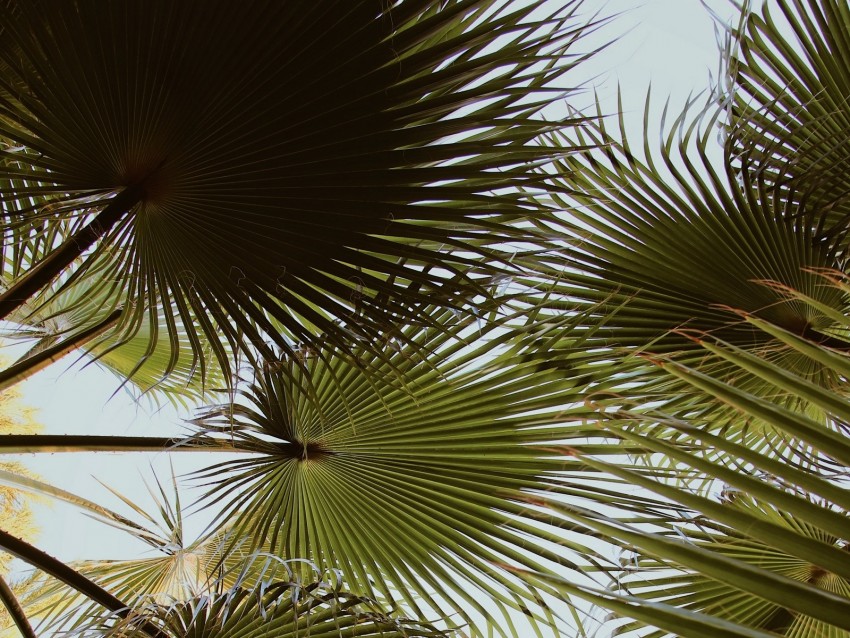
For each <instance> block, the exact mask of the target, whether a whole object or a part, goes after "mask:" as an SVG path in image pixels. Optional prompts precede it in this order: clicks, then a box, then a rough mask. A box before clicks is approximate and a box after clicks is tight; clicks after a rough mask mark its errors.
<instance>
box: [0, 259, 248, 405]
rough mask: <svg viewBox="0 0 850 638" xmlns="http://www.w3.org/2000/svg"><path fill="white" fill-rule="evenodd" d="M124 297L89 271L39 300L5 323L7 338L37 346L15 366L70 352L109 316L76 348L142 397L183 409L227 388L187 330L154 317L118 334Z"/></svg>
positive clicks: (206, 347)
mask: <svg viewBox="0 0 850 638" xmlns="http://www.w3.org/2000/svg"><path fill="white" fill-rule="evenodd" d="M123 292H124V291H123V290H122V289H121V287H120V286H117V285H116V284H115V283H114V282H110V281H109V280H108V279H104V278H102V277H100V276H99V273H97V272H94V273H91V274H89V275H88V276H86V277H84V278H81V279H79V280H77V281H76V282H75V283H74V285H73V286H71V287H65V286H63V285H61V283H57V284H56V285H54V286H51V287H50V288H48V289H47V290H45V291H43V292H42V293H41V294H39V295H37V296H36V297H35V298H33V299H32V300H31V301H30V302H29V303H27V304H25V305H24V306H22V307H21V308H19V309H18V310H17V311H15V312H14V313H12V315H10V317H9V318H8V319H9V320H10V321H12V322H14V324H15V326H14V328H13V329H11V330H10V331H9V332H7V333H6V335H5V336H6V337H8V338H11V339H16V340H28V341H32V340H33V339H35V341H34V343H33V345H32V346H31V348H30V350H29V351H28V352H27V353H26V354H25V355H24V356H23V357H22V358H21V360H20V361H19V364H20V365H26V363H27V362H29V361H32V360H33V359H31V358H30V357H33V355H37V354H38V353H40V352H44V351H47V350H48V349H50V348H51V347H60V346H61V344H66V343H67V344H74V345H75V344H76V342H77V340H78V336H79V335H82V334H85V333H86V332H87V331H88V330H90V329H92V328H96V327H97V326H99V325H101V324H102V323H103V322H104V320H105V319H107V318H108V317H110V316H112V317H114V316H118V317H119V319H118V320H116V321H115V322H114V323H112V324H111V325H109V326H108V327H107V328H106V329H105V330H104V331H102V332H100V333H99V334H96V335H95V338H94V339H93V340H91V341H89V342H87V343H85V344H80V345H79V349H80V351H81V353H85V355H86V358H87V359H88V360H89V361H93V362H95V363H96V364H97V365H99V366H101V367H103V368H104V369H106V370H108V371H109V372H111V373H113V374H115V375H116V376H117V377H118V378H119V379H121V380H122V381H123V385H129V386H130V387H133V388H136V389H137V390H138V393H139V394H140V395H142V396H143V395H149V396H154V395H155V396H159V397H163V398H165V399H167V400H169V401H172V402H174V403H178V404H181V405H184V406H185V405H188V404H190V403H193V402H194V403H197V402H202V401H204V400H209V399H210V398H211V397H212V396H213V393H212V391H213V390H219V389H221V388H224V387H227V386H228V385H229V383H230V379H229V377H228V375H226V374H225V373H224V372H223V371H222V369H221V366H220V365H219V364H218V362H217V361H216V360H215V357H214V355H213V352H212V350H211V347H210V346H209V344H207V343H206V342H201V343H199V344H193V343H192V342H191V334H190V333H191V331H189V330H187V329H186V328H185V326H183V325H181V324H175V323H174V322H173V320H168V319H166V317H165V316H163V315H162V314H160V313H159V312H157V311H155V312H151V313H149V314H147V315H146V316H145V317H144V319H143V321H142V324H141V325H139V326H138V327H136V328H134V329H133V330H130V331H129V332H128V331H127V330H126V329H122V328H121V327H120V317H121V316H123V315H124V314H125V313H126V311H125V310H123V309H122V308H121V303H122V302H123V301H124V300H123V299H122V294H123ZM113 313H120V314H113ZM153 321H156V322H158V323H157V324H153V323H152V322H153ZM163 336H164V337H165V338H163ZM83 346H84V347H83ZM195 347H199V348H200V349H201V356H198V355H197V354H196V353H195ZM229 358H233V357H232V356H230V357H229Z"/></svg>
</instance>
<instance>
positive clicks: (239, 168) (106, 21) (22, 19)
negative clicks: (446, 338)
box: [0, 0, 582, 360]
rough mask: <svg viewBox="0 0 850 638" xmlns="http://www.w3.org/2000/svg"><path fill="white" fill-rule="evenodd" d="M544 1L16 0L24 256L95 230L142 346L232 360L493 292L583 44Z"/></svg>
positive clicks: (9, 19) (15, 97)
mask: <svg viewBox="0 0 850 638" xmlns="http://www.w3.org/2000/svg"><path fill="white" fill-rule="evenodd" d="M539 5H541V2H533V3H531V4H530V5H528V6H525V7H521V8H516V7H503V6H502V5H501V4H500V3H497V2H491V1H487V0H483V1H482V0H453V1H451V2H443V3H434V2H425V1H422V0H406V1H405V2H398V3H386V2H383V1H382V0H370V1H368V2H356V3H351V2H347V1H338V2H335V1H325V2H318V3H312V4H310V6H301V5H297V6H296V5H294V4H292V3H279V2H268V1H263V0H258V1H256V2H252V3H250V4H249V5H246V4H244V3H235V2H224V3H217V4H216V5H215V7H211V6H209V4H208V3H204V2H189V3H179V4H174V3H172V2H146V3H129V4H123V3H122V4H118V5H114V6H110V7H109V9H108V10H106V11H105V10H104V9H103V6H102V4H101V3H100V2H94V1H88V0H79V1H75V2H70V3H59V4H56V3H50V2H29V1H27V2H10V3H4V5H3V7H2V8H0V21H2V24H3V37H2V46H0V69H2V71H3V73H2V77H1V78H0V137H2V138H4V139H6V140H8V146H6V147H3V148H0V162H2V169H0V171H2V179H3V180H4V186H3V188H4V201H5V202H6V203H5V204H4V206H5V208H4V209H3V214H4V222H3V223H4V228H5V230H6V233H7V235H8V236H9V241H8V242H7V243H8V245H10V246H15V245H16V242H26V243H27V245H30V244H33V243H38V241H36V239H37V238H39V237H42V236H43V235H44V234H45V233H48V232H50V229H51V228H53V227H55V226H56V225H61V226H62V227H63V228H66V227H67V226H68V220H74V219H77V220H79V219H82V220H89V219H93V220H94V221H91V222H89V223H88V225H87V226H86V228H85V230H84V231H81V232H82V233H83V234H84V236H83V235H81V234H79V233H78V234H77V235H75V237H77V240H76V241H75V244H74V245H76V246H78V248H77V249H74V248H73V246H71V245H70V244H68V245H66V248H68V251H70V252H71V253H73V252H74V250H77V252H79V251H80V250H83V249H84V248H85V246H86V245H91V246H93V248H91V250H90V251H89V253H88V255H87V258H86V267H87V268H98V269H99V273H100V275H99V276H101V277H105V278H106V279H107V280H110V281H116V282H121V284H122V285H121V288H120V290H121V295H122V296H123V298H124V299H125V303H124V304H123V305H124V307H125V308H127V309H128V313H127V316H126V317H125V318H124V319H123V320H122V321H123V325H124V328H126V327H127V326H128V325H131V326H133V325H135V326H138V325H141V323H142V317H143V316H144V313H145V312H146V311H147V312H150V313H154V314H158V315H159V317H162V318H163V319H157V318H154V319H153V320H151V321H149V322H148V323H149V324H150V325H159V324H160V323H163V322H164V323H166V324H167V327H168V332H169V333H171V334H174V333H175V331H176V328H175V327H174V320H173V319H172V316H177V317H179V318H180V319H182V322H183V324H184V325H185V326H186V330H187V332H188V333H189V334H188V339H189V341H190V343H191V344H192V347H193V349H194V351H195V352H196V353H200V352H201V347H200V345H199V344H200V341H201V336H202V335H203V336H206V337H208V338H210V339H211V340H212V341H213V343H214V345H215V352H216V354H217V355H218V356H219V358H220V359H221V360H224V359H225V358H226V356H227V353H226V351H225V345H226V344H228V342H230V343H231V344H233V343H235V342H237V341H240V340H242V339H243V338H244V339H247V340H249V341H252V342H253V343H254V344H255V345H260V346H262V345H263V344H264V342H265V340H266V339H272V340H275V341H276V342H277V344H278V346H279V347H281V348H288V347H291V346H292V344H293V342H297V341H309V342H315V341H316V340H317V339H318V334H319V333H322V332H324V333H327V335H326V339H328V340H331V341H334V340H337V341H345V340H346V339H349V338H350V334H349V333H350V331H351V330H354V331H355V332H356V331H359V333H360V334H361V335H365V336H367V337H373V336H376V335H377V334H379V333H380V331H381V329H382V328H383V327H385V325H386V321H388V320H394V319H395V317H397V315H398V314H399V313H402V314H405V315H409V314H410V308H409V307H408V306H410V305H416V304H417V303H419V304H421V303H422V302H424V301H426V300H427V301H429V302H435V301H437V300H440V302H441V303H444V304H446V305H452V304H455V303H456V302H457V301H458V299H459V297H457V295H459V294H460V295H461V297H464V298H466V297H469V295H471V294H476V293H482V292H486V290H485V288H486V286H485V285H484V284H486V280H483V283H482V281H478V280H477V279H475V277H474V275H473V273H472V272H471V269H472V268H473V267H475V268H479V267H480V269H481V270H482V272H485V273H486V272H488V271H489V272H493V271H494V269H495V268H496V266H495V265H493V263H492V262H493V260H495V261H496V262H498V261H499V260H500V259H503V260H506V258H507V256H506V255H501V254H500V253H499V252H498V251H497V250H496V248H495V245H496V244H498V243H500V242H503V241H505V240H509V239H511V238H517V237H521V238H524V239H531V238H530V236H529V233H528V231H527V230H523V229H521V228H518V227H517V222H520V221H522V220H524V219H525V218H526V217H528V216H529V215H530V216H532V217H533V216H535V215H538V214H540V213H539V209H538V208H537V207H536V206H533V205H532V204H531V203H530V202H529V201H527V198H526V197H525V196H523V195H521V194H518V193H517V190H516V189H517V188H518V187H532V186H536V185H538V183H539V181H540V174H539V173H536V172H535V171H533V170H532V168H533V166H534V165H536V164H537V163H540V162H545V161H547V160H548V159H549V158H551V157H552V156H553V155H554V154H556V153H557V152H559V151H557V150H556V149H552V148H546V147H544V146H542V145H540V144H538V143H535V140H536V139H537V138H538V137H539V135H540V134H541V133H542V132H546V131H548V130H551V128H552V127H553V125H552V124H550V123H548V122H546V121H545V120H544V119H543V118H542V117H539V116H538V113H539V111H540V110H541V108H542V106H543V105H544V104H545V103H548V101H549V100H550V99H551V97H552V94H553V91H555V94H562V93H563V90H562V89H557V86H558V84H559V82H558V79H559V78H560V77H561V76H562V74H563V72H564V71H565V69H566V68H567V67H569V66H570V64H571V62H567V61H565V60H567V58H566V57H564V53H565V51H566V49H567V47H568V46H569V45H570V44H571V43H573V42H574V41H575V40H576V39H577V38H578V37H579V36H580V34H581V31H582V30H581V29H580V28H579V29H576V30H571V29H569V28H567V23H568V19H570V18H571V11H573V10H574V8H575V4H574V3H569V5H570V6H568V7H566V8H560V9H558V10H557V13H556V14H552V13H551V12H545V11H544V17H542V18H540V17H538V16H539V15H540V13H539V12H536V10H537V9H538V8H540V7H539ZM494 191H498V192H499V193H500V194H499V193H494ZM45 203H47V204H48V205H45ZM107 204H108V205H107ZM105 205H106V208H103V207H104V206H105ZM101 209H102V210H101ZM98 210H100V213H98V214H97V215H96V216H94V214H95V213H97V211H98ZM79 226H80V224H79V223H77V227H79ZM34 238H35V239H34ZM42 243H43V242H42ZM79 246H82V248H79ZM456 247H462V248H463V250H464V251H465V252H464V253H463V254H461V253H460V252H457V251H454V250H452V249H453V248H456ZM66 252H67V251H66ZM62 254H63V255H66V253H65V252H63V253H62ZM482 256H484V259H483V260H482V259H481V257H482ZM57 259H58V258H57ZM63 259H66V257H63ZM66 261H67V259H66ZM60 262H61V260H59V261H57V262H56V263H59V264H60V266H61V263H65V262H61V263H60ZM485 262H487V263H489V264H490V265H485ZM68 263H70V262H68ZM49 274H50V273H48V275H49ZM41 276H42V275H41V274H39V275H38V277H41ZM38 277H36V278H35V279H31V280H29V283H28V284H27V285H30V284H32V285H36V286H38V285H39V282H38ZM47 278H48V279H49V276H48V277H47ZM32 282H35V283H32ZM476 282H477V283H476ZM41 283H42V284H43V283H44V282H41ZM14 301H15V299H10V303H11V302H14ZM361 313H362V316H360V317H359V318H357V319H355V320H354V321H352V319H353V318H354V317H355V315H358V314H361ZM281 333H283V334H281Z"/></svg>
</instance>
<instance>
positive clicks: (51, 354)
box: [0, 310, 123, 392]
mask: <svg viewBox="0 0 850 638" xmlns="http://www.w3.org/2000/svg"><path fill="white" fill-rule="evenodd" d="M122 312H123V311H122V310H116V311H114V312H113V313H111V314H110V315H109V316H108V317H107V318H106V319H104V320H103V321H101V322H100V323H98V324H97V325H95V326H92V327H91V328H88V329H87V330H83V331H82V332H80V333H79V334H77V335H74V336H73V337H71V338H69V339H63V340H61V341H60V342H59V343H54V344H52V345H50V346H48V347H46V348H44V349H42V350H40V351H38V352H36V353H35V354H32V355H30V356H28V357H26V358H25V359H21V360H19V361H16V362H15V363H13V364H12V365H10V366H9V367H8V368H6V369H5V370H3V371H2V372H0V392H2V391H3V390H5V389H7V388H10V387H12V386H13V385H15V384H16V383H19V382H21V381H24V380H25V379H28V378H29V377H31V376H32V375H34V374H35V373H36V372H38V371H39V370H42V369H44V368H46V367H47V366H49V365H50V364H51V363H53V362H54V361H58V360H59V359H61V358H62V357H64V356H65V355H66V354H68V353H69V352H71V351H73V350H76V349H77V348H80V347H82V346H84V345H85V344H86V343H88V342H89V341H91V340H92V339H94V338H96V337H98V336H100V335H101V334H103V333H104V332H105V331H106V330H108V329H109V328H111V327H112V326H114V325H115V324H116V323H117V322H118V320H119V319H120V318H121V314H122Z"/></svg>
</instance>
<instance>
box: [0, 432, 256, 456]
mask: <svg viewBox="0 0 850 638" xmlns="http://www.w3.org/2000/svg"><path fill="white" fill-rule="evenodd" d="M42 452H47V453H50V454H53V453H55V452H241V453H250V452H253V450H250V449H242V448H241V447H239V446H238V445H235V444H233V443H231V442H229V441H226V440H222V439H190V438H185V437H183V438H181V437H168V436H87V435H84V434H4V435H3V436H0V454H31V453H33V454H34V453H42Z"/></svg>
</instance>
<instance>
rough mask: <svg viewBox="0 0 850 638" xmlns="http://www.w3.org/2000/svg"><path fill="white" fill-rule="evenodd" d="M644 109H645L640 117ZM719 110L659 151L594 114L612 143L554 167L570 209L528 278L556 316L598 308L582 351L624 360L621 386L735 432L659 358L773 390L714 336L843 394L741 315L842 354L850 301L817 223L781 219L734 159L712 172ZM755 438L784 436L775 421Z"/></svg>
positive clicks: (684, 124) (596, 140)
mask: <svg viewBox="0 0 850 638" xmlns="http://www.w3.org/2000/svg"><path fill="white" fill-rule="evenodd" d="M649 112H650V109H649V105H648V104H647V106H646V117H649ZM718 116H719V113H718V112H717V111H716V110H713V109H711V108H710V107H709V110H707V111H702V112H699V113H698V114H695V115H692V114H691V109H690V108H686V109H685V110H684V111H683V112H682V113H681V114H679V115H678V116H677V117H676V118H675V120H674V121H673V123H672V125H671V126H670V127H669V132H668V133H667V134H666V136H665V137H664V139H663V141H662V145H661V146H660V148H658V149H653V148H651V147H650V142H649V140H648V139H646V140H644V141H643V148H642V150H638V149H635V148H633V147H632V145H631V144H630V142H629V140H628V138H627V136H626V135H625V132H624V126H625V125H624V122H623V120H622V119H620V120H619V123H618V125H616V128H617V129H618V130H616V131H615V132H611V131H610V128H611V125H610V124H609V122H608V121H607V118H603V117H601V116H600V117H599V119H598V122H597V125H596V130H595V133H594V137H592V139H591V140H590V141H591V142H592V143H593V145H605V148H606V150H604V151H603V150H590V151H587V152H585V153H575V154H572V155H570V156H568V157H565V158H564V159H562V160H561V161H560V179H561V180H562V185H563V194H562V195H559V196H557V197H556V201H557V202H558V203H559V204H560V205H561V206H562V207H563V208H564V210H565V211H566V213H565V215H564V219H563V220H562V221H560V222H559V224H558V229H559V230H560V231H562V232H563V234H564V245H563V247H562V249H561V251H560V254H559V255H555V256H552V257H550V258H549V260H550V262H549V263H550V266H549V269H548V270H546V271H543V272H544V273H545V275H544V276H543V277H541V278H539V279H536V280H535V279H526V280H525V281H526V282H527V283H529V284H531V285H534V286H536V287H537V293H536V297H535V298H537V299H542V300H543V302H542V303H543V304H544V305H545V306H547V307H548V309H549V312H550V313H554V314H555V315H556V316H557V315H565V316H569V315H571V314H574V313H581V312H587V313H589V314H591V315H592V320H591V321H589V322H588V323H587V324H586V329H585V330H586V334H587V342H588V345H590V346H592V347H594V348H597V349H598V350H597V352H598V353H599V355H598V356H599V358H600V359H601V360H605V359H610V358H612V357H614V358H617V359H618V360H619V361H621V365H622V368H621V370H620V373H621V374H620V379H621V381H622V386H623V387H629V385H630V384H631V385H632V386H634V385H635V384H638V385H640V387H641V388H642V390H643V395H642V396H643V397H644V400H647V401H655V400H659V401H665V402H668V403H672V402H675V401H678V402H680V403H681V404H682V406H684V405H685V404H691V406H692V408H693V410H694V412H695V413H696V412H697V411H700V410H701V411H702V416H705V415H706V414H708V413H714V415H715V419H714V425H713V427H716V428H718V429H720V428H722V429H724V431H726V432H727V433H728V435H729V436H734V434H732V433H733V432H738V433H740V432H742V431H743V424H741V423H740V422H739V423H738V424H737V425H735V423H734V416H735V414H734V413H730V412H728V411H727V410H723V409H718V406H717V403H716V402H715V401H713V400H712V399H710V398H706V395H699V394H695V393H694V392H693V388H692V387H690V386H686V385H684V386H683V385H682V384H680V383H679V382H677V381H675V380H674V379H671V378H670V377H669V376H666V375H663V374H662V376H661V377H659V376H658V374H657V372H658V370H657V368H656V367H655V366H654V365H651V362H652V360H653V357H656V356H659V355H666V356H670V357H671V358H672V359H674V360H676V361H678V362H680V363H683V364H686V365H688V366H691V367H693V368H695V369H699V370H701V371H702V372H703V373H705V374H709V375H711V376H713V377H716V378H717V379H720V380H724V379H725V380H730V379H733V378H734V379H735V383H736V384H738V385H741V386H743V387H747V389H748V390H749V391H752V392H753V393H755V394H769V395H771V399H775V398H777V397H776V396H774V395H775V394H776V392H777V388H776V386H774V385H770V384H765V383H764V382H763V381H762V380H760V379H758V378H756V377H755V376H752V375H746V374H745V373H743V372H742V371H741V370H740V368H738V367H736V366H734V365H730V364H729V362H727V361H724V360H722V359H719V358H717V357H714V356H712V354H711V353H709V352H707V351H706V350H705V349H704V348H703V347H702V346H701V345H700V343H699V340H700V338H702V336H703V335H711V336H712V337H714V338H717V339H721V340H723V341H724V342H726V343H729V344H733V345H735V346H737V347H739V348H741V349H743V350H746V351H747V352H752V353H757V354H758V355H759V356H762V357H765V358H767V359H769V360H771V361H773V362H775V363H777V364H778V365H780V366H782V367H784V368H786V369H788V370H789V371H791V372H793V373H795V374H800V375H803V376H805V377H806V378H809V379H810V380H811V381H812V382H814V383H817V384H819V385H821V386H824V387H829V388H834V389H837V388H839V387H841V386H842V382H841V377H840V375H838V374H837V373H836V372H835V371H833V370H831V369H830V368H829V367H827V366H823V365H821V364H819V363H818V362H817V361H815V360H813V359H811V358H809V357H806V356H803V355H800V354H799V353H797V352H796V351H795V350H793V349H789V348H787V347H785V345H784V344H783V343H781V342H780V341H778V340H776V339H775V338H774V337H773V336H772V335H770V334H769V333H767V332H764V331H761V330H759V329H756V328H754V327H753V325H752V324H750V323H749V322H748V321H746V320H744V319H742V315H750V316H754V317H758V318H761V319H763V320H765V321H767V322H771V323H772V324H774V325H776V326H779V327H781V328H782V329H783V330H786V331H788V332H790V333H792V334H796V335H798V336H799V337H800V338H801V339H804V340H809V341H812V342H813V343H820V344H823V345H826V346H829V347H832V348H836V349H839V350H843V351H846V350H848V348H850V341H848V340H847V339H846V335H847V327H848V326H847V322H846V320H844V319H843V318H844V317H845V316H846V313H847V309H848V296H847V291H846V289H845V288H844V287H842V286H840V285H835V284H834V282H832V281H831V280H830V276H826V275H824V272H825V271H829V272H835V270H836V269H839V268H840V266H841V260H840V258H839V256H838V255H837V254H836V252H835V251H834V250H833V249H832V248H830V247H829V246H828V245H825V244H823V243H819V242H817V241H816V240H815V237H814V234H813V232H812V231H811V229H809V228H799V227H798V226H797V224H796V223H795V222H794V221H793V220H787V219H784V218H782V216H781V215H778V214H777V213H776V210H775V206H777V205H784V204H783V203H782V202H777V201H776V200H775V199H773V198H772V197H771V194H770V192H769V191H767V190H766V189H765V188H764V184H763V183H761V182H753V181H749V180H747V179H742V180H741V179H739V178H738V175H737V174H736V173H735V171H734V170H733V169H732V168H731V167H726V170H725V172H721V173H718V172H717V169H716V168H715V166H714V164H715V162H714V160H713V159H712V158H711V157H710V151H711V149H710V145H711V143H712V140H713V131H714V128H713V127H714V125H715V123H716V118H717V117H718ZM587 130H589V129H587ZM587 130H586V131H585V133H584V136H586V135H588V133H587ZM647 130H648V128H647ZM577 139H578V140H579V141H582V140H583V139H584V137H579V138H577ZM551 282H554V283H551ZM641 358H643V361H641ZM646 361H649V362H650V364H649V365H645V363H646ZM624 392H626V393H627V392H628V391H626V390H624ZM784 396H785V399H786V401H787V403H788V405H789V407H791V408H792V409H796V410H800V411H804V412H805V411H806V410H810V409H812V405H811V404H810V403H808V402H806V401H804V400H802V399H801V397H800V396H799V395H797V394H795V393H793V392H791V393H785V395H784ZM820 416H821V418H822V414H821V415H820ZM815 417H816V418H817V410H815ZM730 422H732V423H730ZM751 432H752V436H753V437H756V438H758V437H762V438H763V440H764V442H765V443H768V444H770V443H771V440H772V443H774V444H776V443H777V441H776V439H775V437H774V436H773V435H772V434H771V433H770V430H769V428H768V429H765V428H761V429H759V428H758V427H753V428H752V429H751Z"/></svg>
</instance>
